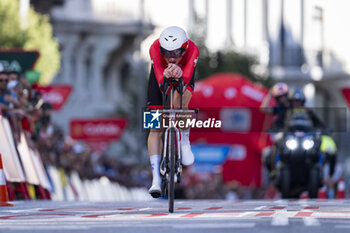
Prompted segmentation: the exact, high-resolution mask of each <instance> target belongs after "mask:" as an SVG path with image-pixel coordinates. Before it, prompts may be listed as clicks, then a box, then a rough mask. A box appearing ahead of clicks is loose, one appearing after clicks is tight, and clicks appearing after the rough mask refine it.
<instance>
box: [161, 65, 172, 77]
mask: <svg viewBox="0 0 350 233" xmlns="http://www.w3.org/2000/svg"><path fill="white" fill-rule="evenodd" d="M163 76H164V77H165V78H171V77H172V71H171V69H170V67H169V66H168V67H167V68H166V69H165V70H164V72H163Z"/></svg>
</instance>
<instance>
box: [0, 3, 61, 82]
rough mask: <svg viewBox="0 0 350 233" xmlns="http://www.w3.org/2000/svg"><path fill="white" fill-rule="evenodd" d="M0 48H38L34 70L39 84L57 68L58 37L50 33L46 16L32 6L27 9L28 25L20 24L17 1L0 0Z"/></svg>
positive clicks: (49, 25) (48, 78)
mask: <svg viewBox="0 0 350 233" xmlns="http://www.w3.org/2000/svg"><path fill="white" fill-rule="evenodd" d="M0 35H1V36H0V48H23V49H28V50H38V51H39V52H40V58H39V60H38V62H37V64H36V66H35V69H36V70H38V71H40V72H41V78H40V83H41V84H49V83H50V82H51V80H52V79H53V77H54V76H55V75H56V73H57V72H58V70H59V68H60V52H59V45H58V42H57V40H56V39H55V38H54V37H53V36H52V26H51V24H50V22H49V18H48V16H46V15H42V14H39V13H37V12H35V11H34V9H33V8H30V9H29V12H28V28H27V29H24V30H22V29H21V26H20V16H19V1H18V0H1V1H0Z"/></svg>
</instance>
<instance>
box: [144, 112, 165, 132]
mask: <svg viewBox="0 0 350 233" xmlns="http://www.w3.org/2000/svg"><path fill="white" fill-rule="evenodd" d="M161 115H162V114H161V113H159V111H158V110H157V111H145V112H143V128H144V129H160V116H161Z"/></svg>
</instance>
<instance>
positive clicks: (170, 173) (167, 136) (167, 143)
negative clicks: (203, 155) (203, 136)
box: [159, 78, 197, 213]
mask: <svg viewBox="0 0 350 233" xmlns="http://www.w3.org/2000/svg"><path fill="white" fill-rule="evenodd" d="M165 82H169V80H164V82H163V84H164V85H165ZM170 82H174V80H172V81H170ZM179 83H180V84H179V86H180V87H178V91H179V93H180V109H174V108H173V95H174V92H175V86H174V85H173V86H172V88H171V91H170V108H169V109H165V102H166V93H167V92H168V90H167V87H165V88H164V90H163V110H160V111H159V112H160V113H168V114H169V127H168V128H167V129H166V130H165V132H164V145H163V154H162V162H161V165H160V174H161V175H162V176H163V177H165V182H166V183H165V184H164V186H163V185H162V196H164V195H165V189H166V187H167V186H169V187H168V197H169V212H170V213H173V212H174V199H175V194H174V191H175V182H177V181H178V180H177V177H178V176H180V175H181V172H182V166H181V162H180V161H181V148H180V130H179V129H178V128H176V127H175V120H176V113H197V111H195V110H183V109H182V94H183V83H182V78H181V79H180V80H179ZM175 139H176V143H175ZM175 144H176V145H177V147H176V149H177V153H176V150H175ZM175 156H177V158H176V157H175ZM169 162H170V164H169ZM175 163H176V164H175ZM168 165H170V167H169V166H168ZM168 167H169V168H170V169H168ZM163 180H164V179H163Z"/></svg>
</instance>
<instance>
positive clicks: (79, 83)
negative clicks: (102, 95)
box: [74, 36, 96, 102]
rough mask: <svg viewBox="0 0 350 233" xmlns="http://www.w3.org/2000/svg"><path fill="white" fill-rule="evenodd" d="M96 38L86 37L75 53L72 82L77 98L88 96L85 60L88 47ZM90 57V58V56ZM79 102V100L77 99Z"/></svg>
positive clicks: (81, 98)
mask: <svg viewBox="0 0 350 233" xmlns="http://www.w3.org/2000/svg"><path fill="white" fill-rule="evenodd" d="M95 40H96V38H95V37H94V36H88V37H86V38H85V39H84V40H83V41H82V42H81V44H80V46H79V49H78V51H77V54H76V67H75V68H76V74H77V77H76V80H75V83H74V88H75V90H74V92H75V94H76V97H77V98H78V99H79V100H84V99H85V98H86V97H87V96H88V90H87V88H86V87H87V85H86V82H88V80H87V74H88V73H87V71H88V70H87V67H86V66H85V61H86V59H87V58H88V56H91V55H90V54H89V49H90V48H91V47H93V46H94V45H95ZM91 59H92V58H91ZM79 102H80V101H79Z"/></svg>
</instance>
